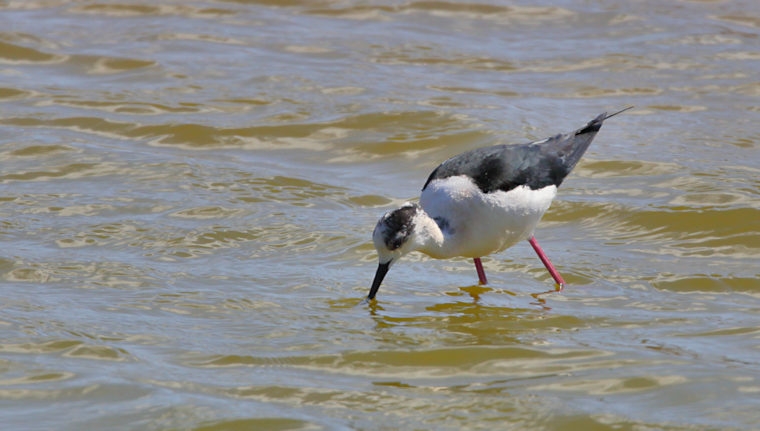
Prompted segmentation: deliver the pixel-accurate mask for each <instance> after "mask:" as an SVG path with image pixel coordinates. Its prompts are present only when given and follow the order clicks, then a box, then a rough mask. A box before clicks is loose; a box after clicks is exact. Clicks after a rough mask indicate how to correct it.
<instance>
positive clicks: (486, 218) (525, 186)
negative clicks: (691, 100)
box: [367, 107, 631, 300]
mask: <svg viewBox="0 0 760 431" xmlns="http://www.w3.org/2000/svg"><path fill="white" fill-rule="evenodd" d="M630 108H631V107H628V108H625V109H623V110H621V111H618V112H615V113H614V114H611V115H607V113H606V112H605V113H603V114H601V115H599V116H597V117H596V118H594V119H593V120H591V121H590V122H588V124H586V125H585V126H583V127H581V128H580V129H578V130H576V131H574V132H571V133H566V134H559V135H555V136H552V137H550V138H547V139H543V140H541V141H535V142H530V143H527V144H522V145H496V146H493V147H485V148H478V149H475V150H472V151H467V152H465V153H462V154H459V155H457V156H454V157H452V158H450V159H448V160H446V161H445V162H443V163H441V164H440V165H439V166H438V167H437V168H435V170H434V171H433V172H432V173H431V174H430V176H429V177H428V179H427V181H426V182H425V185H424V186H422V194H421V195H420V202H419V204H417V203H406V204H404V205H403V206H402V207H401V208H398V209H395V210H393V211H389V212H387V213H385V215H383V216H382V217H381V218H380V221H378V222H377V225H376V226H375V230H374V232H373V233H372V240H373V241H374V243H375V248H376V249H377V254H378V259H379V261H380V263H379V265H378V267H377V272H376V273H375V278H374V280H373V281H372V287H371V288H370V291H369V295H368V296H367V299H369V300H371V299H374V297H375V295H376V294H377V290H378V289H379V288H380V284H381V283H382V282H383V278H384V277H385V274H386V273H387V272H388V269H390V267H391V265H393V264H394V263H395V262H396V261H398V260H399V259H400V258H401V256H403V255H405V254H407V253H409V252H410V251H414V250H417V251H421V252H423V253H425V254H427V255H428V256H430V257H433V258H436V259H446V258H450V257H455V256H464V257H471V258H473V260H474V262H475V269H476V270H477V273H478V279H479V281H480V283H481V284H486V283H487V280H486V274H485V271H484V270H483V264H482V263H481V261H480V258H481V257H483V256H487V255H489V254H492V253H496V252H499V251H502V250H505V249H507V248H509V247H511V246H513V245H515V244H516V243H518V242H519V241H522V240H525V239H527V240H528V242H530V245H531V246H532V247H533V249H534V250H535V251H536V253H537V254H538V257H539V258H540V259H541V262H543V264H544V266H546V269H547V270H549V273H550V274H551V276H552V278H554V281H555V282H556V283H557V284H558V285H559V289H562V287H563V286H564V284H565V281H564V280H563V279H562V276H560V274H559V272H557V270H556V269H555V268H554V265H552V263H551V262H550V261H549V258H548V257H546V254H545V253H544V251H543V250H542V249H541V247H540V246H539V245H538V242H537V241H536V238H535V237H534V236H533V230H534V229H535V228H536V224H538V221H539V220H541V217H542V216H543V215H544V212H546V210H547V209H549V205H551V203H552V199H554V197H555V196H556V195H557V187H559V185H560V184H562V180H564V179H565V177H566V176H567V174H569V173H570V171H572V170H573V168H574V167H575V165H576V164H577V163H578V161H579V160H580V158H581V156H583V153H585V152H586V149H587V148H588V147H589V145H590V144H591V141H592V140H593V139H594V137H595V136H596V133H597V132H598V131H599V129H601V127H602V123H603V122H604V120H606V119H608V118H610V117H612V116H614V115H617V114H619V113H621V112H623V111H626V110H628V109H630Z"/></svg>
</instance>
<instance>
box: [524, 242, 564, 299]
mask: <svg viewBox="0 0 760 431" xmlns="http://www.w3.org/2000/svg"><path fill="white" fill-rule="evenodd" d="M528 242H529V243H530V245H531V247H533V250H535V251H536V254H538V258H539V259H541V262H543V263H544V266H545V267H546V269H547V270H548V271H549V274H551V276H552V278H553V279H554V281H555V282H556V283H557V284H559V289H560V290H562V288H563V287H565V280H563V279H562V276H561V275H559V272H557V270H556V269H555V268H554V265H552V262H551V261H550V260H549V258H548V257H546V253H544V251H543V250H542V249H541V246H540V245H538V241H536V237H535V236H531V237H530V239H529V240H528Z"/></svg>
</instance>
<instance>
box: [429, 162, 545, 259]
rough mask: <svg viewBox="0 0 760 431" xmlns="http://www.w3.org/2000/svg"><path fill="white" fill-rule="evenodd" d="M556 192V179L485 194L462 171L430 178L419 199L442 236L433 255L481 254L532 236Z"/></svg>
mask: <svg viewBox="0 0 760 431" xmlns="http://www.w3.org/2000/svg"><path fill="white" fill-rule="evenodd" d="M556 195H557V187H556V186H554V185H551V186H546V187H544V188H542V189H538V190H531V189H530V188H529V187H527V186H520V187H516V188H514V189H512V190H510V191H508V192H503V191H496V192H493V193H488V194H484V193H482V192H481V191H480V189H478V187H477V186H476V185H475V184H474V183H473V182H472V180H471V179H470V178H469V177H466V176H458V177H449V178H445V179H440V180H433V181H431V182H430V183H429V184H428V185H427V187H426V188H425V190H424V191H423V192H422V195H421V196H420V205H421V206H422V208H423V209H424V210H425V212H427V213H428V214H429V215H430V217H432V218H433V219H436V220H437V221H438V222H439V225H441V227H442V231H443V234H444V238H445V240H444V246H443V247H442V248H441V249H440V250H437V251H436V252H435V254H436V255H435V256H433V257H436V258H448V257H454V256H465V257H482V256H487V255H489V254H491V253H496V252H499V251H502V250H504V249H506V248H508V247H511V246H513V245H514V244H516V243H517V242H519V241H522V240H526V239H528V238H530V236H531V235H532V234H533V230H534V229H535V228H536V225H537V224H538V221H539V220H541V217H542V216H543V215H544V213H545V212H546V210H547V209H549V205H551V202H552V199H554V197H555V196H556ZM442 220H445V222H442ZM431 256H432V254H431Z"/></svg>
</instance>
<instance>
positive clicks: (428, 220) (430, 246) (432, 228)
mask: <svg viewBox="0 0 760 431" xmlns="http://www.w3.org/2000/svg"><path fill="white" fill-rule="evenodd" d="M415 225H416V226H415V242H416V244H415V245H416V247H415V249H416V250H418V251H421V252H422V253H425V254H426V255H428V256H430V257H433V258H436V259H441V258H447V257H451V254H450V251H449V250H448V249H449V248H450V247H449V246H450V244H451V241H450V240H449V237H450V236H449V233H448V231H447V230H446V229H441V226H439V225H438V223H436V221H435V220H433V218H432V217H430V215H429V214H428V213H426V212H425V211H421V212H420V213H419V214H418V215H417V220H415Z"/></svg>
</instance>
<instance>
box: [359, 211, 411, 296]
mask: <svg viewBox="0 0 760 431" xmlns="http://www.w3.org/2000/svg"><path fill="white" fill-rule="evenodd" d="M420 213H422V208H420V206H419V205H417V204H415V203H406V204H404V205H403V206H402V207H401V208H397V209H395V210H393V211H389V212H387V213H385V214H384V215H383V216H382V217H381V218H380V220H379V221H378V222H377V225H376V226H375V230H374V231H373V232H372V241H373V242H374V243H375V249H377V257H378V261H379V264H378V266H377V272H376V273H375V279H374V280H373V281H372V287H371V288H370V291H369V295H368V296H367V298H368V299H370V300H371V299H374V298H375V294H377V290H378V289H379V288H380V284H381V283H382V282H383V278H384V277H385V274H386V273H388V270H389V269H390V267H391V265H392V264H394V263H395V262H396V261H397V260H399V259H400V258H401V256H403V255H405V254H407V253H409V252H410V251H413V250H415V248H416V245H415V238H416V232H415V227H416V220H415V219H416V218H417V216H418V215H419V214H420Z"/></svg>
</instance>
